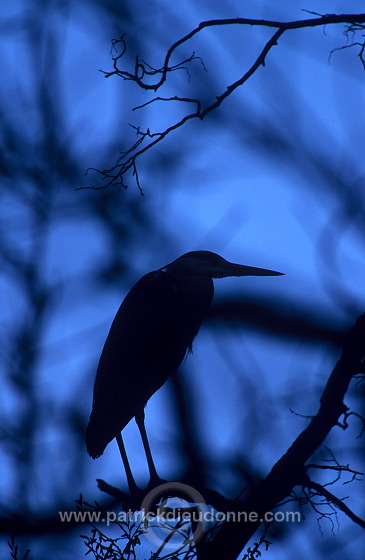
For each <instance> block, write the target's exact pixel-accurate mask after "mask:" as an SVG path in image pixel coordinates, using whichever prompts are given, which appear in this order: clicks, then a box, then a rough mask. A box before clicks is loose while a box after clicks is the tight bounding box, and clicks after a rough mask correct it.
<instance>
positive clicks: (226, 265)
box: [161, 251, 283, 278]
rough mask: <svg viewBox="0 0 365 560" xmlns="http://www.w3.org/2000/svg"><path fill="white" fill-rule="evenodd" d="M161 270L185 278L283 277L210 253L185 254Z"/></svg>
mask: <svg viewBox="0 0 365 560" xmlns="http://www.w3.org/2000/svg"><path fill="white" fill-rule="evenodd" d="M161 270H163V271H166V272H170V273H172V274H177V275H183V276H208V277H209V278H226V277H227V276H281V275H282V274H283V273H282V272H275V271H274V270H267V269H266V268H256V267H254V266H246V265H244V264H235V263H231V262H229V261H226V259H224V258H223V257H220V256H219V255H217V254H216V253H211V252H210V251H191V252H190V253H185V254H184V255H182V256H181V257H179V258H178V259H176V260H175V261H173V262H172V263H170V264H168V265H167V266H164V267H163V268H162V269H161Z"/></svg>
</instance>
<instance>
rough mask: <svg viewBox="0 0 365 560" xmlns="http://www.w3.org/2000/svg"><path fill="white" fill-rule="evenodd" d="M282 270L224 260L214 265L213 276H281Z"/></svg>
mask: <svg viewBox="0 0 365 560" xmlns="http://www.w3.org/2000/svg"><path fill="white" fill-rule="evenodd" d="M283 275H284V273H283V272H276V271H275V270H268V269H267V268H257V267H255V266H246V265H244V264H235V263H230V262H228V261H226V262H225V263H222V264H221V265H220V266H219V267H216V269H215V271H214V276H213V278H226V277H227V276H283Z"/></svg>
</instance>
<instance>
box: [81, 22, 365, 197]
mask: <svg viewBox="0 0 365 560" xmlns="http://www.w3.org/2000/svg"><path fill="white" fill-rule="evenodd" d="M308 13H310V14H312V15H314V16H315V17H312V18H308V19H303V20H295V21H289V22H282V21H273V20H263V19H251V18H228V19H214V20H208V21H203V22H201V23H200V24H199V25H198V26H197V27H195V28H194V29H193V30H192V31H190V32H189V33H187V34H186V35H185V36H183V37H181V38H180V39H178V40H177V41H176V42H175V43H173V45H171V47H170V48H169V49H168V51H167V53H166V55H165V59H164V61H163V64H162V66H161V67H160V68H154V67H153V66H151V65H150V64H148V63H147V62H146V61H144V60H143V59H139V57H138V56H137V57H136V61H135V66H134V71H133V72H130V71H128V70H125V69H123V68H121V67H120V65H119V64H120V61H121V59H122V58H123V56H124V54H125V53H126V48H127V46H126V42H125V35H122V36H121V37H120V39H114V40H113V42H112V49H111V50H112V52H113V51H117V50H118V48H119V46H120V47H121V49H120V53H119V54H117V55H115V56H112V59H113V71H111V72H104V75H105V77H106V78H109V77H110V76H114V75H116V76H119V77H120V78H122V79H123V80H129V81H133V82H135V83H136V84H137V85H138V87H140V88H141V89H144V90H147V91H148V90H149V91H151V90H152V91H157V90H158V89H159V88H160V87H161V86H162V85H163V84H164V83H165V82H166V80H167V77H168V75H169V74H170V73H171V72H173V71H176V70H182V69H184V70H186V71H187V72H188V68H187V65H188V64H189V63H191V62H192V61H194V60H197V59H198V60H200V62H201V63H202V64H203V62H202V60H201V59H200V58H199V57H197V56H196V55H195V53H194V52H193V54H192V55H191V56H190V57H188V58H185V59H184V60H182V61H180V62H177V63H176V64H172V63H171V59H172V57H173V55H174V54H175V52H176V51H177V50H178V48H179V47H181V46H182V45H184V44H185V43H187V42H188V41H190V40H191V39H192V38H193V37H194V36H195V35H197V34H198V33H200V32H202V31H203V30H204V29H207V28H212V27H222V26H227V25H228V26H230V25H241V26H250V27H252V26H256V27H261V28H262V27H267V28H273V29H275V32H274V33H273V35H272V36H271V38H270V39H269V40H268V41H267V42H266V44H265V45H264V47H263V48H262V50H261V52H260V53H259V55H258V57H257V58H256V60H255V62H254V63H253V64H252V66H251V67H250V68H248V70H247V71H246V72H245V73H244V74H243V75H242V76H241V77H240V78H239V79H238V80H236V81H235V82H233V83H231V84H229V85H228V86H227V87H226V89H225V90H224V91H223V92H221V93H220V94H218V95H217V96H216V97H215V101H214V102H213V103H211V104H210V105H208V106H207V107H205V108H204V109H202V108H201V102H200V101H199V100H197V99H190V98H186V97H179V96H178V95H175V96H173V97H170V98H163V97H155V98H154V99H152V100H150V101H147V102H146V103H143V104H142V105H139V106H138V107H135V108H134V110H135V109H140V108H142V107H146V106H148V105H149V104H151V103H153V102H154V101H179V102H184V103H193V104H196V110H195V111H193V112H191V113H189V114H187V115H186V116H185V117H183V118H182V119H180V120H179V121H177V122H175V123H174V124H172V125H171V126H169V127H168V128H167V129H166V130H164V131H162V132H158V133H153V134H151V133H149V132H148V131H147V132H145V133H141V132H140V131H139V132H140V134H141V136H140V138H139V139H138V141H137V142H135V143H134V144H133V146H132V147H131V148H130V149H129V150H127V151H126V152H124V154H122V156H121V158H120V159H119V161H118V163H117V164H116V165H115V166H113V167H111V168H110V169H106V170H104V171H98V170H94V171H97V172H98V173H100V174H101V175H102V176H103V179H104V180H105V181H106V182H105V184H104V185H102V186H101V187H91V188H97V189H98V188H107V187H110V186H113V185H120V186H122V187H123V188H126V184H125V182H124V176H125V175H126V173H128V172H129V171H132V174H133V175H134V177H135V179H136V182H137V186H138V188H139V190H140V192H141V193H142V194H143V192H142V189H141V185H140V183H139V179H138V172H137V159H139V158H140V157H141V156H142V155H143V154H144V153H146V152H147V151H148V150H151V149H152V148H154V147H155V146H156V145H157V144H159V143H160V142H161V141H162V140H164V138H166V136H168V135H169V134H171V133H172V132H173V131H175V130H177V129H178V128H181V127H182V126H184V125H185V124H186V123H187V122H188V121H189V120H191V119H195V118H198V119H200V120H203V119H204V118H205V117H206V116H207V115H208V114H209V113H211V112H212V111H214V110H215V109H217V108H218V107H219V106H220V105H221V104H222V103H223V101H224V100H225V99H227V98H228V97H229V96H230V95H231V94H232V93H233V92H234V91H235V90H236V89H237V88H239V87H241V86H242V85H243V84H244V83H246V82H247V81H248V80H249V78H250V77H251V76H252V75H253V74H254V73H255V72H256V71H257V70H258V68H259V67H261V66H265V62H266V58H267V55H268V54H269V52H270V51H271V49H272V48H273V47H274V46H275V45H277V44H278V41H279V39H280V37H281V36H282V35H283V34H284V33H285V32H286V31H290V30H297V29H303V28H308V27H318V26H323V25H330V24H341V23H345V24H347V27H346V31H345V34H347V35H350V34H352V35H354V34H355V33H356V32H359V31H361V30H363V29H364V28H365V25H364V24H365V14H341V15H336V14H327V15H320V14H317V13H316V12H308ZM350 46H357V47H359V48H360V52H359V57H360V60H361V62H362V64H363V65H364V68H365V61H364V51H365V40H364V41H362V42H361V41H360V42H359V41H356V42H355V41H354V42H353V43H352V44H351V45H346V46H345V47H340V48H347V47H350ZM334 50H337V49H334ZM334 50H333V51H332V52H331V54H332V53H333V52H334ZM203 67H204V64H203ZM155 76H156V77H157V79H156V80H155V81H152V82H151V77H155ZM142 145H143V147H141V146H142ZM84 188H90V187H84Z"/></svg>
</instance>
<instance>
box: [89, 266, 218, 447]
mask: <svg viewBox="0 0 365 560" xmlns="http://www.w3.org/2000/svg"><path fill="white" fill-rule="evenodd" d="M213 290H214V289H213V281H212V280H211V278H208V277H201V278H199V280H198V282H197V283H195V284H194V290H193V291H192V290H191V286H190V284H189V281H188V278H184V277H182V278H180V279H176V278H174V276H173V275H172V274H170V273H168V272H165V271H163V270H157V271H155V272H150V273H149V274H146V275H145V276H143V278H141V279H140V280H139V281H138V282H137V284H136V285H135V286H134V287H133V288H132V290H131V291H130V292H129V294H128V295H127V297H126V298H125V300H124V301H123V303H122V305H121V306H120V308H119V310H118V312H117V314H116V316H115V319H114V321H113V323H112V326H111V328H110V332H109V335H108V337H107V339H106V342H105V345H104V349H103V352H102V354H101V357H100V362H99V366H98V370H97V375H96V379H95V388H94V401H93V410H92V413H91V416H90V422H89V425H88V429H87V433H86V444H87V449H88V452H89V454H90V455H91V456H92V457H99V456H100V455H102V453H103V451H104V449H105V447H106V445H107V444H108V443H109V441H111V440H112V439H113V438H114V437H115V436H116V434H117V433H118V432H120V431H122V430H123V428H124V427H125V426H126V425H127V424H128V422H129V421H130V420H131V419H132V418H133V417H134V416H135V415H136V411H138V410H139V409H143V408H144V406H145V405H146V403H147V401H148V400H149V399H150V398H151V396H152V395H153V394H154V393H155V392H156V391H157V390H158V389H159V388H160V387H162V385H163V384H164V383H165V382H166V381H167V379H168V378H169V377H170V375H172V374H173V373H174V372H175V371H176V370H177V369H178V367H179V365H180V364H181V362H182V360H183V359H184V356H185V354H186V351H187V349H188V348H189V347H190V346H191V345H192V342H193V339H194V338H195V336H196V335H197V333H198V331H199V327H200V325H201V322H202V321H203V319H204V317H205V315H206V314H207V312H208V310H209V308H210V305H211V302H212V299H213Z"/></svg>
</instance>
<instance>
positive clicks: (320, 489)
mask: <svg viewBox="0 0 365 560" xmlns="http://www.w3.org/2000/svg"><path fill="white" fill-rule="evenodd" d="M306 486H307V488H310V489H312V490H315V492H316V493H317V494H319V495H321V496H324V497H325V498H326V500H327V503H328V504H334V505H335V506H336V507H337V508H338V509H340V510H341V511H342V512H343V513H345V514H346V515H347V516H348V517H349V518H350V519H351V520H352V521H354V523H357V524H358V525H360V527H362V528H363V529H365V520H363V519H361V517H358V516H357V515H356V514H355V513H354V512H353V511H352V510H351V509H350V508H349V507H348V506H347V505H346V504H345V503H344V501H343V500H344V498H342V499H340V498H337V496H335V495H334V494H332V492H329V490H327V488H325V487H324V486H322V485H321V484H318V483H317V482H314V481H313V480H308V482H307V483H306Z"/></svg>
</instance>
